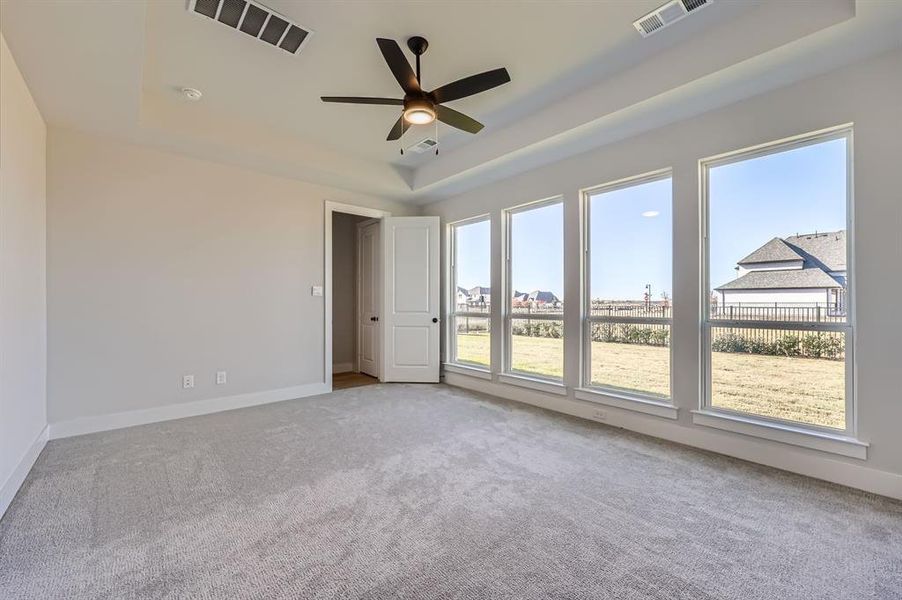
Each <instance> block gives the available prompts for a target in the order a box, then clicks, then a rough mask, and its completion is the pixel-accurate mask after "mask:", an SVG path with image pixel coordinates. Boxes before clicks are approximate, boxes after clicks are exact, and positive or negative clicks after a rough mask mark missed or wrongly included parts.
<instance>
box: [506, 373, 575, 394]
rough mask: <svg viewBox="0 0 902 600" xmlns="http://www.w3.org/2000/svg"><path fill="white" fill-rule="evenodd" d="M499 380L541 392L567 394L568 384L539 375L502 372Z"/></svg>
mask: <svg viewBox="0 0 902 600" xmlns="http://www.w3.org/2000/svg"><path fill="white" fill-rule="evenodd" d="M498 381H500V382H501V383H509V384H510V385H518V386H520V387H525V388H529V389H532V390H538V391H540V392H548V393H549V394H557V395H558V396H566V395H567V386H565V385H564V384H563V383H558V382H556V381H550V380H547V379H541V378H539V377H530V376H528V375H516V374H514V373H501V374H500V375H498Z"/></svg>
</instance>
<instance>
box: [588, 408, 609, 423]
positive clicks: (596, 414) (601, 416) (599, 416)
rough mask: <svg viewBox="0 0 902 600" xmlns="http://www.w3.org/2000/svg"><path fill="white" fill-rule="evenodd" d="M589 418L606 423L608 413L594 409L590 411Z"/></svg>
mask: <svg viewBox="0 0 902 600" xmlns="http://www.w3.org/2000/svg"><path fill="white" fill-rule="evenodd" d="M591 416H592V418H593V419H595V420H596V421H607V420H608V411H606V410H602V409H600V408H598V409H595V410H593V411H592V415H591Z"/></svg>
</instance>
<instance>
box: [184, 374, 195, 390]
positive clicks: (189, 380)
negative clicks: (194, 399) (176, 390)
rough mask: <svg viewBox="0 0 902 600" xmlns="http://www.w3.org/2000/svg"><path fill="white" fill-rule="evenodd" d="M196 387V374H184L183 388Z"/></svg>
mask: <svg viewBox="0 0 902 600" xmlns="http://www.w3.org/2000/svg"><path fill="white" fill-rule="evenodd" d="M193 387H194V375H182V389H184V390H190V389H191V388H193Z"/></svg>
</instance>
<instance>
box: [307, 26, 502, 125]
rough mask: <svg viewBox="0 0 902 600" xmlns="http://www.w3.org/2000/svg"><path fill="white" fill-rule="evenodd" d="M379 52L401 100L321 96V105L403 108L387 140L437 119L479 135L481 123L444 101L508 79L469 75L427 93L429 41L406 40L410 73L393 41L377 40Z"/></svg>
mask: <svg viewBox="0 0 902 600" xmlns="http://www.w3.org/2000/svg"><path fill="white" fill-rule="evenodd" d="M376 43H377V44H379V50H381V51H382V56H383V57H385V62H387V63H388V68H389V69H391V72H392V74H394V76H395V79H397V80H398V83H400V84H401V89H402V90H404V98H403V99H396V98H360V97H353V96H322V101H323V102H342V103H346V104H382V105H388V106H402V107H404V111H403V113H402V114H401V116H400V117H399V118H398V120H397V122H395V125H394V127H392V128H391V131H389V132H388V137H387V138H386V140H388V141H392V140H397V139H400V137H401V136H402V135H404V132H405V131H407V129H408V128H409V127H410V126H411V125H426V124H428V123H432V122H433V121H434V120H436V119H438V120H439V121H441V122H442V123H446V124H448V125H450V126H452V127H456V128H457V129H460V130H462V131H466V132H468V133H478V132H479V130H480V129H482V128H483V124H482V123H480V122H479V121H477V120H476V119H473V118H471V117H468V116H467V115H465V114H463V113H460V112H457V111H456V110H454V109H453V108H448V107H447V106H444V104H445V102H451V101H452V100H459V99H460V98H466V97H467V96H472V95H474V94H478V93H480V92H484V91H486V90H490V89H492V88H494V87H498V86H499V85H502V84H505V83H507V82H508V81H510V80H511V78H510V75H508V73H507V69H493V70H491V71H486V72H485V73H479V74H478V75H471V76H470V77H464V78H463V79H458V80H457V81H454V82H452V83H448V84H446V85H443V86H441V87H440V88H436V89H434V90H432V91H431V92H427V91H425V90H423V89H422V88H421V87H420V56H422V55H423V53H424V52H426V48H428V47H429V42H427V41H426V40H425V38H422V37H420V36H415V37H412V38H410V39H409V40H407V47H408V48H410V51H411V52H413V53H414V55H415V56H416V57H417V62H416V66H417V71H416V73H414V72H413V69H411V67H410V63H409V62H407V59H406V58H405V57H404V53H403V52H402V51H401V47H400V46H399V45H398V42H396V41H395V40H389V39H385V38H376Z"/></svg>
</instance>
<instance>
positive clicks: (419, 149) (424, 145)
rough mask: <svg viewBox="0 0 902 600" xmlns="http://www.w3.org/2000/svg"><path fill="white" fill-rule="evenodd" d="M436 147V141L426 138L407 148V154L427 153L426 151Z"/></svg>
mask: <svg viewBox="0 0 902 600" xmlns="http://www.w3.org/2000/svg"><path fill="white" fill-rule="evenodd" d="M436 146H438V142H436V141H435V140H434V139H432V138H426V139H424V140H421V141H419V142H417V143H416V144H414V145H413V146H411V147H410V148H408V149H407V151H408V152H416V153H417V154H422V153H423V152H427V151H429V150H432V149H433V148H435V147H436Z"/></svg>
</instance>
